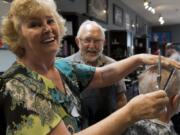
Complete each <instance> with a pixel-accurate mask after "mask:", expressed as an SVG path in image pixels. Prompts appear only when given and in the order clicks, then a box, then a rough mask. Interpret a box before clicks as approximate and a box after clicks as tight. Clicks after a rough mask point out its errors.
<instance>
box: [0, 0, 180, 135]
mask: <svg viewBox="0 0 180 135" xmlns="http://www.w3.org/2000/svg"><path fill="white" fill-rule="evenodd" d="M64 31H65V28H64V20H63V19H62V17H61V16H59V15H58V13H57V11H56V6H55V4H54V1H53V0H13V2H12V4H11V7H10V10H9V13H8V16H7V17H5V18H4V20H3V26H2V34H3V40H4V42H6V43H7V44H8V45H9V48H10V50H12V52H14V53H15V54H16V56H17V61H16V62H15V63H14V64H13V65H12V66H11V67H10V68H9V69H8V70H7V71H6V72H5V73H4V74H3V75H2V77H1V90H0V110H1V113H2V115H1V116H0V117H1V118H0V120H1V123H3V124H2V125H3V128H1V129H5V130H6V131H5V132H6V134H25V135H28V134H31V135H32V134H38V135H45V134H51V135H57V134H59V135H69V134H70V133H72V134H74V133H77V134H81V135H90V134H91V135H92V134H93V135H112V134H113V135H115V134H120V133H121V132H122V131H123V130H124V129H125V128H126V127H128V126H129V125H130V124H132V123H133V122H135V121H137V120H140V119H144V118H154V117H157V116H159V115H160V114H161V113H162V111H161V110H162V109H163V108H164V106H165V105H166V104H167V102H168V98H167V95H166V93H165V92H164V91H162V90H160V91H157V92H154V93H150V94H145V95H140V96H138V97H135V98H134V99H132V100H131V101H130V102H129V103H128V104H127V105H126V106H124V107H123V108H122V109H119V110H118V111H116V112H115V113H113V114H112V115H110V116H109V117H107V118H106V119H104V120H102V121H101V122H99V123H97V124H95V125H93V126H91V127H89V128H87V129H85V130H82V131H80V129H81V119H82V114H81V112H82V110H81V104H80V100H79V93H80V92H81V91H82V90H83V89H84V88H93V87H101V86H107V85H110V84H112V83H114V82H115V81H118V80H119V79H121V78H122V77H124V76H125V75H127V74H128V73H130V72H132V71H133V70H135V69H136V68H137V67H138V65H141V64H156V63H157V59H158V58H157V56H154V55H148V54H141V55H135V56H132V57H129V58H127V59H125V60H123V61H119V62H116V63H114V64H110V65H108V66H105V67H102V68H94V67H90V66H85V65H76V64H72V63H69V62H66V61H64V60H57V62H56V65H55V56H56V54H57V52H58V50H59V43H60V41H61V39H62V37H63V35H64ZM161 62H162V64H164V65H165V66H174V67H177V68H180V64H179V63H177V62H175V61H173V60H170V59H166V58H164V57H162V61H161ZM142 101H143V106H142ZM2 120H3V121H2Z"/></svg>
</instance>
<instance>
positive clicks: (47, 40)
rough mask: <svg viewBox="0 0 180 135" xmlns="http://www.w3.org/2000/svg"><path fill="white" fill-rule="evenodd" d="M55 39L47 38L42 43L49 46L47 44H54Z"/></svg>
mask: <svg viewBox="0 0 180 135" xmlns="http://www.w3.org/2000/svg"><path fill="white" fill-rule="evenodd" d="M54 41H55V38H54V37H50V38H46V39H44V40H43V41H42V43H43V44H47V43H51V42H54Z"/></svg>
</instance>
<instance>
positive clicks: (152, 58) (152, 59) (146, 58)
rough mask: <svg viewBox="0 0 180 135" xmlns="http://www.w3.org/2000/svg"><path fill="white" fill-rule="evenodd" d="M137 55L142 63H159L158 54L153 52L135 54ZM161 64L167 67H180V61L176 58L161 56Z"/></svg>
mask: <svg viewBox="0 0 180 135" xmlns="http://www.w3.org/2000/svg"><path fill="white" fill-rule="evenodd" d="M134 56H135V57H138V59H139V60H140V62H141V63H142V64H146V65H154V64H157V63H158V59H159V58H158V57H159V56H158V55H152V54H138V55H134ZM161 64H162V65H163V66H165V67H173V68H177V69H180V62H177V61H175V60H172V59H169V58H167V57H164V56H161Z"/></svg>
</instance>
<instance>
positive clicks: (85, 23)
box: [76, 20, 106, 38]
mask: <svg viewBox="0 0 180 135" xmlns="http://www.w3.org/2000/svg"><path fill="white" fill-rule="evenodd" d="M87 25H94V26H96V27H98V28H99V29H100V30H101V32H102V36H103V38H105V31H106V29H104V28H103V27H102V26H101V25H99V24H98V23H97V22H95V21H91V20H86V21H84V22H83V23H82V24H81V25H80V27H79V30H78V32H77V36H76V37H77V38H80V37H81V35H82V34H83V29H84V28H85V27H86V26H87Z"/></svg>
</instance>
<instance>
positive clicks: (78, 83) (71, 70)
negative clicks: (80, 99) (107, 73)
mask: <svg viewBox="0 0 180 135" xmlns="http://www.w3.org/2000/svg"><path fill="white" fill-rule="evenodd" d="M55 65H56V68H57V69H58V70H59V71H60V72H61V73H63V74H64V75H65V77H66V78H67V79H68V82H70V83H71V84H70V85H73V87H74V88H78V89H79V91H82V90H84V89H85V88H86V87H87V86H88V85H89V83H90V82H91V80H92V78H93V76H94V73H95V70H96V68H95V67H92V66H88V65H85V64H78V63H73V62H70V61H67V60H64V59H63V60H62V59H59V60H56V63H55Z"/></svg>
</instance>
